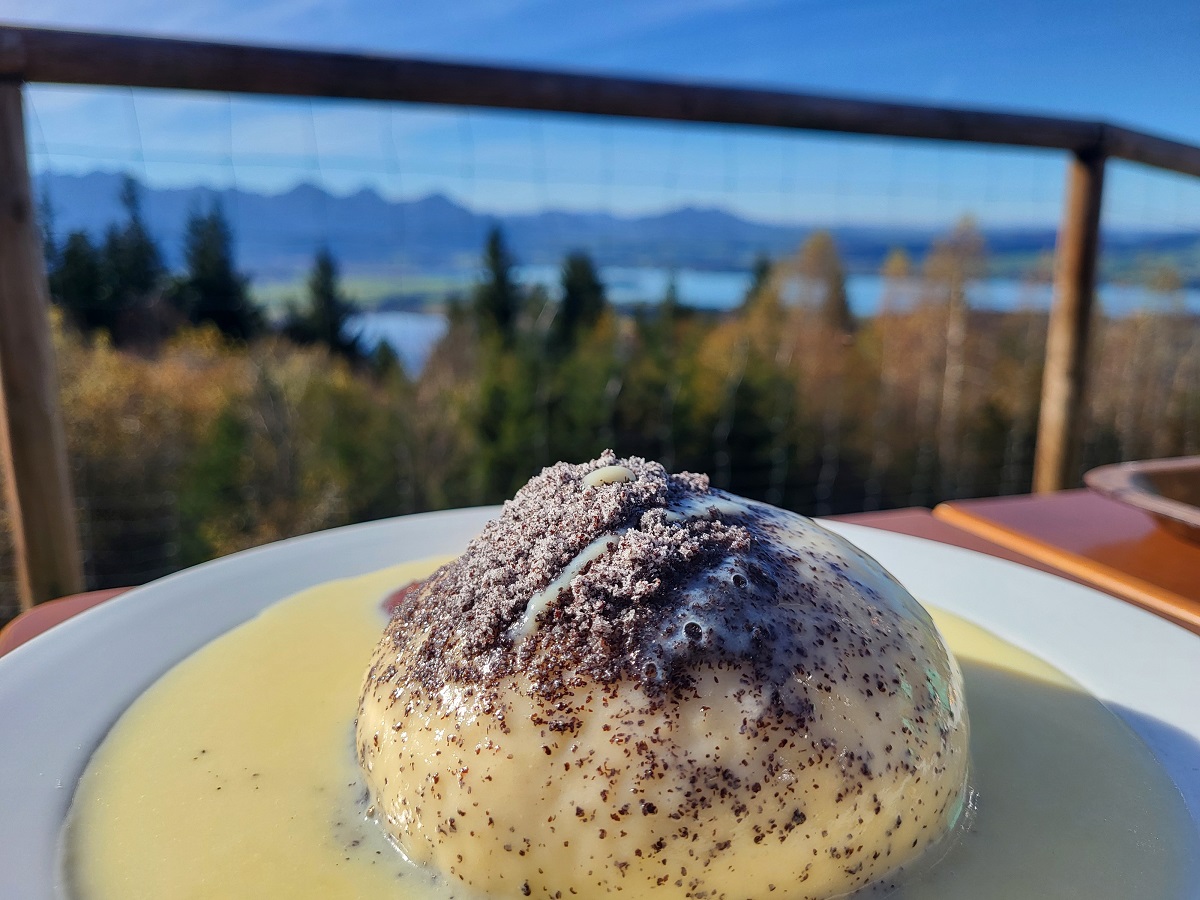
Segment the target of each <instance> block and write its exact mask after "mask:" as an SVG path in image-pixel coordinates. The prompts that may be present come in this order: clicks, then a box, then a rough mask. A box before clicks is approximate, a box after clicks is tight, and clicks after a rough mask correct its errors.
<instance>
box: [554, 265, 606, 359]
mask: <svg viewBox="0 0 1200 900" xmlns="http://www.w3.org/2000/svg"><path fill="white" fill-rule="evenodd" d="M562 290H563V296H562V302H561V303H560V304H559V309H558V315H557V316H556V317H555V319H554V330H553V334H552V336H551V345H552V346H554V347H556V348H558V349H560V350H568V349H570V348H571V347H572V346H574V344H575V340H576V338H577V337H578V335H579V332H580V331H581V330H583V329H585V328H590V327H591V326H593V325H595V324H596V322H597V321H598V320H599V318H600V316H601V314H602V313H603V312H604V307H605V305H606V303H607V299H606V298H605V294H604V284H603V283H602V282H601V281H600V276H599V274H598V273H597V272H596V267H595V265H594V264H593V263H592V260H591V257H589V256H588V255H587V254H586V253H583V252H576V253H571V254H569V255H568V256H567V258H566V259H565V260H564V261H563V266H562Z"/></svg>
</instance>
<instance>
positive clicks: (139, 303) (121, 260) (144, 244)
mask: <svg viewBox="0 0 1200 900" xmlns="http://www.w3.org/2000/svg"><path fill="white" fill-rule="evenodd" d="M121 206H122V207H123V208H124V210H125V223H124V224H123V225H120V226H118V225H111V226H109V228H108V230H107V231H106V232H105V235H104V243H103V245H102V246H101V248H100V251H99V258H100V289H99V291H98V292H97V295H96V296H95V297H94V298H93V300H92V303H91V309H90V311H89V312H88V313H87V315H86V317H85V328H87V329H89V330H90V329H92V328H105V329H107V330H108V331H109V333H110V334H111V335H112V339H113V342H114V343H116V344H126V343H130V342H131V341H133V340H136V339H137V338H139V337H145V336H146V335H147V332H148V331H155V330H156V329H155V328H154V327H153V325H152V324H150V320H151V317H152V315H151V314H152V311H153V310H154V308H155V307H156V306H157V305H158V302H159V300H160V298H161V295H162V289H163V280H164V278H165V276H166V267H165V266H164V265H163V261H162V253H161V252H160V251H159V249H158V244H157V243H156V242H155V240H154V238H152V237H151V236H150V232H149V230H148V229H147V227H146V223H145V220H144V219H143V217H142V201H141V193H140V189H139V187H138V183H137V182H136V181H135V180H134V179H133V178H131V177H130V176H128V175H126V176H125V177H124V180H123V181H122V183H121ZM77 249H78V250H79V251H80V252H81V253H82V252H83V247H82V245H78V246H77ZM81 299H82V298H81ZM155 336H156V335H151V337H155Z"/></svg>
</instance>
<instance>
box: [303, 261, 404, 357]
mask: <svg viewBox="0 0 1200 900" xmlns="http://www.w3.org/2000/svg"><path fill="white" fill-rule="evenodd" d="M352 311H353V310H352V307H351V306H350V304H349V303H348V302H347V301H346V299H345V297H343V296H342V291H341V288H340V286H339V284H338V268H337V262H336V261H335V260H334V258H333V254H332V253H330V252H329V250H328V249H327V248H325V249H321V250H319V251H318V252H317V255H316V258H315V259H314V260H313V267H312V271H311V272H309V275H308V306H307V308H306V309H304V310H303V311H301V312H298V313H294V314H293V315H292V316H291V317H290V318H289V320H288V323H287V325H286V326H285V329H284V330H285V332H286V333H287V335H288V336H289V337H291V338H292V340H294V341H296V342H297V343H301V344H313V343H316V344H324V345H325V346H326V347H328V348H329V349H330V350H332V351H333V352H334V353H339V354H341V355H342V356H345V357H347V358H348V359H357V358H358V357H359V356H360V355H361V354H360V352H359V346H358V342H357V341H356V340H355V339H353V338H347V337H346V333H345V332H346V320H347V319H349V318H350V315H351V313H352ZM380 346H383V345H382V344H381V345H380Z"/></svg>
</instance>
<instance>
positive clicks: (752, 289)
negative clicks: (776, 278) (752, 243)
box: [742, 253, 771, 307]
mask: <svg viewBox="0 0 1200 900" xmlns="http://www.w3.org/2000/svg"><path fill="white" fill-rule="evenodd" d="M770 278H771V257H769V256H767V254H765V253H760V254H758V256H756V257H754V265H753V266H752V267H751V269H750V286H749V287H748V288H746V296H745V297H743V298H742V306H743V307H746V306H749V305H750V304H752V303H754V301H755V300H756V299H757V298H758V297H759V295H760V294H762V292H763V291H764V290H765V289H766V287H767V282H768V281H769V280H770Z"/></svg>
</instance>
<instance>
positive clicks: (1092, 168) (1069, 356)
mask: <svg viewBox="0 0 1200 900" xmlns="http://www.w3.org/2000/svg"><path fill="white" fill-rule="evenodd" d="M1104 160H1105V156H1104V152H1103V150H1102V149H1101V148H1099V147H1097V148H1096V149H1094V150H1092V151H1088V152H1077V153H1074V154H1073V155H1072V157H1071V161H1070V164H1069V167H1068V172H1067V192H1066V197H1065V199H1064V203H1063V218H1062V224H1061V226H1060V227H1059V231H1058V245H1057V247H1056V248H1055V253H1054V255H1055V263H1054V299H1053V302H1052V304H1051V306H1050V325H1049V330H1048V332H1047V334H1046V365H1045V368H1044V370H1043V373H1042V404H1041V411H1040V414H1039V418H1038V432H1037V449H1036V451H1035V454H1034V462H1033V489H1034V491H1036V492H1038V493H1043V492H1046V491H1057V490H1062V489H1063V488H1065V487H1070V486H1072V485H1073V483H1074V480H1075V466H1076V465H1077V464H1078V459H1079V450H1080V445H1081V443H1082V437H1083V435H1082V432H1083V412H1084V396H1085V390H1086V386H1087V356H1088V339H1089V336H1090V332H1091V325H1092V307H1093V305H1094V298H1095V293H1096V256H1097V252H1098V250H1099V246H1100V205H1101V200H1102V197H1103V193H1104Z"/></svg>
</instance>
